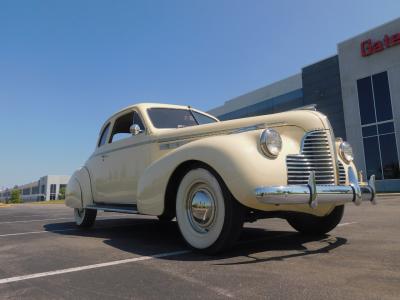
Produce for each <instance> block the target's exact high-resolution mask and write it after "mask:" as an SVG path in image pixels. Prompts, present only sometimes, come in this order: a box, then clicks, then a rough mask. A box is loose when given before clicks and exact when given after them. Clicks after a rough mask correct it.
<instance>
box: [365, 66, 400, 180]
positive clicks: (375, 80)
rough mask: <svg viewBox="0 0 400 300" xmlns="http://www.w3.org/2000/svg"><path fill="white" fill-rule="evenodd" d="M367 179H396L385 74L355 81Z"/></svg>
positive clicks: (390, 107)
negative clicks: (372, 177)
mask: <svg viewBox="0 0 400 300" xmlns="http://www.w3.org/2000/svg"><path fill="white" fill-rule="evenodd" d="M357 90H358V104H359V107H360V117H361V128H362V136H363V143H364V154H365V165H366V168H367V176H368V177H369V176H371V175H372V174H375V176H376V179H396V178H400V170H399V158H398V155H397V153H398V152H397V144H396V135H395V131H394V124H393V113H392V105H391V99H390V90H389V83H388V77H387V72H382V73H378V74H374V75H372V76H369V77H366V78H362V79H359V80H358V81H357Z"/></svg>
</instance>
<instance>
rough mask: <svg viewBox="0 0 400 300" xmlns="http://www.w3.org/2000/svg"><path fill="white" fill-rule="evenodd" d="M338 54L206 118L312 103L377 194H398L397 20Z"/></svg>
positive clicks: (360, 37)
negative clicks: (343, 141) (374, 180)
mask: <svg viewBox="0 0 400 300" xmlns="http://www.w3.org/2000/svg"><path fill="white" fill-rule="evenodd" d="M337 50H338V54H337V55H334V56H332V57H329V58H326V59H324V60H321V61H319V62H316V63H314V64H312V65H309V66H306V67H304V68H302V70H301V72H300V73H299V74H296V75H294V76H291V77H289V78H287V79H284V80H281V81H279V82H276V83H273V84H270V85H268V86H265V87H262V88H260V89H257V90H255V91H253V92H250V93H247V94H244V95H242V96H239V97H236V98H234V99H232V100H229V101H227V102H225V103H224V105H222V106H220V107H217V108H214V109H212V110H210V111H209V113H211V114H213V115H215V116H217V117H219V118H220V119H221V120H228V119H234V118H243V117H248V116H255V115H262V114H269V113H277V112H282V111H285V110H289V109H294V108H298V107H301V106H306V105H309V104H317V109H318V110H319V111H321V112H323V113H325V114H326V115H327V116H328V117H329V120H330V121H331V124H332V126H333V128H334V133H335V135H336V136H338V137H339V136H340V137H342V138H344V139H346V140H347V141H349V142H350V143H351V145H352V146H353V149H354V153H355V157H356V164H357V166H358V167H359V168H360V169H361V170H363V172H364V174H366V175H367V176H370V175H371V174H375V175H376V178H377V188H378V190H379V191H400V170H399V157H400V148H399V146H400V84H399V82H400V18H399V19H396V20H393V21H391V22H388V23H386V24H383V25H381V26H379V27H377V28H374V29H371V30H369V31H367V32H365V33H362V34H359V35H357V36H355V37H353V38H351V39H348V40H346V41H343V42H340V43H338V46H337Z"/></svg>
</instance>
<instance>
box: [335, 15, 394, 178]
mask: <svg viewBox="0 0 400 300" xmlns="http://www.w3.org/2000/svg"><path fill="white" fill-rule="evenodd" d="M396 33H400V19H396V20H394V21H391V22H389V23H386V24H383V25H382V26H379V27H377V28H374V29H372V30H370V31H367V32H365V33H362V34H360V35H358V36H356V37H353V38H351V39H349V40H346V41H344V42H341V43H339V44H338V55H339V66H340V77H341V85H342V97H343V110H344V118H345V124H346V134H347V140H348V141H349V142H350V143H351V144H352V146H353V149H354V152H355V157H356V163H357V165H358V166H359V168H361V169H362V170H364V172H365V170H366V165H365V157H364V146H363V138H362V130H361V117H360V110H359V103H358V92H357V80H358V79H361V78H365V77H367V76H371V75H373V74H376V73H380V72H384V71H387V73H388V79H389V89H390V95H391V100H392V111H393V119H394V120H393V121H394V126H395V132H396V139H397V151H398V156H399V157H400V45H397V46H393V47H390V48H386V49H384V50H383V51H381V52H378V53H375V54H372V55H370V56H366V57H363V56H362V55H361V42H362V41H364V40H368V39H372V40H373V41H377V40H383V38H384V36H385V35H386V34H387V35H392V34H396Z"/></svg>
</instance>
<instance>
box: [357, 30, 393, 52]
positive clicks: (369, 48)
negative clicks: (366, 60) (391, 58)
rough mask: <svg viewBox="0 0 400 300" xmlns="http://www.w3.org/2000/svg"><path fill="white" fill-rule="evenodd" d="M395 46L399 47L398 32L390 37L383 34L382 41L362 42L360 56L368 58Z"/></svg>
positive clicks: (370, 40)
mask: <svg viewBox="0 0 400 300" xmlns="http://www.w3.org/2000/svg"><path fill="white" fill-rule="evenodd" d="M396 45H400V32H399V33H395V34H392V35H388V34H385V36H384V37H383V40H377V41H373V40H372V39H368V40H364V41H362V42H361V56H363V57H366V56H370V55H372V54H375V53H378V52H381V51H383V50H385V49H386V48H390V47H393V46H396Z"/></svg>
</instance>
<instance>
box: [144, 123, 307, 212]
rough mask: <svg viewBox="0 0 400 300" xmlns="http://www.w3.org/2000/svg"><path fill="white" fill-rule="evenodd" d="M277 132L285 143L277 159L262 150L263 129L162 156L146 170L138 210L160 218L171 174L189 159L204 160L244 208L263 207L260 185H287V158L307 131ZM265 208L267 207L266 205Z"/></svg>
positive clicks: (190, 145)
mask: <svg viewBox="0 0 400 300" xmlns="http://www.w3.org/2000/svg"><path fill="white" fill-rule="evenodd" d="M275 129H276V130H278V131H279V133H280V134H281V137H282V140H283V147H282V151H281V154H280V155H279V156H278V157H277V158H275V159H271V158H268V157H266V156H265V155H264V154H263V153H262V152H261V150H260V147H259V136H260V133H261V131H262V130H253V131H248V132H241V133H235V134H229V135H224V136H221V135H220V136H212V137H208V138H203V139H200V140H196V141H192V142H190V143H187V144H185V145H183V146H181V147H179V148H177V149H176V150H173V151H171V152H170V153H168V154H166V155H164V156H162V157H161V158H160V159H158V160H156V161H155V162H153V163H152V164H151V165H150V166H149V167H148V168H147V169H146V170H145V172H144V173H143V175H142V176H141V178H140V180H139V184H138V198H137V206H138V211H139V212H140V213H143V214H149V215H161V214H162V213H163V211H164V200H165V193H166V188H167V184H168V181H169V179H170V177H171V175H172V174H173V172H174V170H175V169H176V168H177V167H179V165H181V164H182V163H184V162H187V161H190V160H196V161H201V162H203V163H205V164H207V165H209V166H210V167H212V168H213V169H214V170H215V171H216V172H217V173H218V174H219V175H220V176H221V178H222V179H223V180H224V182H225V184H226V185H227V187H228V189H229V190H230V192H231V193H232V194H233V196H234V197H235V198H236V199H237V200H238V201H239V202H241V203H242V204H243V205H245V206H248V207H252V208H256V209H257V208H258V207H261V204H260V203H258V202H257V200H256V198H255V195H254V189H255V188H256V187H258V186H265V185H283V184H286V181H287V174H286V162H285V157H286V155H287V154H294V153H296V149H297V153H298V151H299V149H300V144H299V141H301V138H302V136H303V135H304V130H303V129H302V128H300V127H297V126H281V127H275ZM293 151H295V152H293ZM262 205H263V206H264V208H265V204H262ZM281 208H283V207H281ZM272 209H273V210H274V207H273V206H272ZM314 214H315V212H314Z"/></svg>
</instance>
